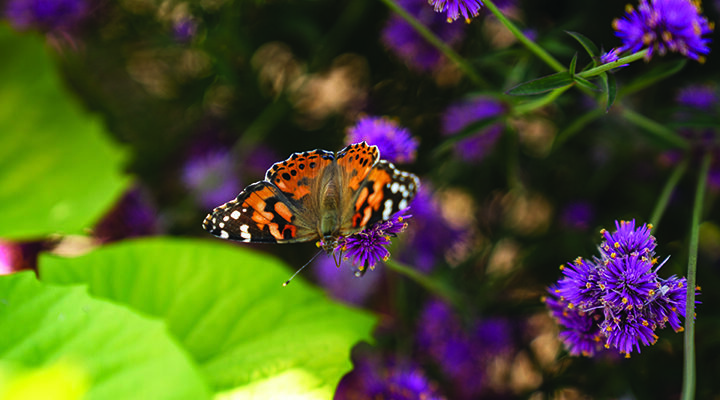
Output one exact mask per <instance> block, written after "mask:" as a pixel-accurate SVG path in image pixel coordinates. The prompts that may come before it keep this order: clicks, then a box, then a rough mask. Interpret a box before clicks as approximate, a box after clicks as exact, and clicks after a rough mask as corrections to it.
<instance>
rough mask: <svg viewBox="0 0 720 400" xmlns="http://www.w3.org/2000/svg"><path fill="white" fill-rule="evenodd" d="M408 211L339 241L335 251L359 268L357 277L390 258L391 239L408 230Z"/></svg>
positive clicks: (397, 213)
mask: <svg viewBox="0 0 720 400" xmlns="http://www.w3.org/2000/svg"><path fill="white" fill-rule="evenodd" d="M407 211H408V209H407V208H405V209H403V210H400V211H398V212H396V213H395V214H393V215H392V216H391V217H390V219H388V220H386V221H379V222H376V223H375V224H373V225H372V226H371V227H368V228H365V229H364V230H362V231H360V232H358V233H354V234H352V235H350V236H345V237H340V238H339V239H338V241H337V243H336V247H335V251H336V252H340V253H341V254H343V255H344V258H346V259H349V260H350V261H351V262H352V263H353V265H354V266H356V267H357V271H356V273H355V275H356V276H362V275H363V274H364V273H365V272H366V271H367V269H368V268H370V269H375V265H377V263H378V262H379V261H381V260H382V261H386V260H387V259H388V258H389V257H390V251H388V249H387V248H386V247H387V246H389V245H390V244H391V242H390V237H396V236H397V234H398V233H400V232H402V231H404V230H405V228H407V222H405V220H406V219H408V218H410V217H411V215H408V214H406V213H407ZM321 245H322V243H321Z"/></svg>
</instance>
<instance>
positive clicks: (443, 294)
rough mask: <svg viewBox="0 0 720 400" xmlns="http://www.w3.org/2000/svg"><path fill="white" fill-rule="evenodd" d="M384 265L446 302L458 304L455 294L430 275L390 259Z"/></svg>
mask: <svg viewBox="0 0 720 400" xmlns="http://www.w3.org/2000/svg"><path fill="white" fill-rule="evenodd" d="M385 265H386V266H387V267H388V268H390V269H391V270H393V271H395V272H397V273H399V274H401V275H404V276H406V277H407V278H410V280H412V281H414V282H415V283H417V284H418V285H420V286H422V287H423V288H425V289H426V290H427V291H428V292H430V293H432V294H434V295H435V296H437V297H439V298H441V299H443V300H445V301H446V302H447V303H448V304H453V305H455V306H457V305H458V304H460V302H459V299H458V297H457V295H456V294H455V293H454V292H452V291H451V289H450V288H448V287H447V286H445V285H443V284H440V283H439V282H438V281H436V280H433V279H431V278H430V277H428V276H426V275H424V274H422V273H420V272H418V271H416V270H415V269H413V268H412V267H409V266H407V265H404V264H401V263H399V262H397V261H394V260H392V259H390V260H387V261H385Z"/></svg>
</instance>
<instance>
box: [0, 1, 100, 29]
mask: <svg viewBox="0 0 720 400" xmlns="http://www.w3.org/2000/svg"><path fill="white" fill-rule="evenodd" d="M87 11H88V4H87V2H86V1H85V0H10V1H8V2H7V5H6V6H5V16H6V17H7V18H8V20H10V22H11V24H12V25H13V27H15V28H16V29H29V28H33V27H34V28H38V29H41V30H45V31H52V30H67V29H69V28H71V27H72V25H74V24H76V23H78V22H79V21H80V20H81V19H82V18H83V17H84V16H85V14H86V13H87Z"/></svg>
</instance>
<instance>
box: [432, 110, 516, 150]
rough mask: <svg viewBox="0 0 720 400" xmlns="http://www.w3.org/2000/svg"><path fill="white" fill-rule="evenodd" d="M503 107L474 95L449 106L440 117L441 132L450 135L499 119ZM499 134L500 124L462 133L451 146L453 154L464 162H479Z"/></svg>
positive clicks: (500, 132) (501, 126)
mask: <svg viewBox="0 0 720 400" xmlns="http://www.w3.org/2000/svg"><path fill="white" fill-rule="evenodd" d="M504 112H505V106H504V105H503V104H502V103H501V102H500V101H498V100H496V99H494V98H492V97H489V96H477V97H474V98H471V99H468V100H463V101H461V102H458V103H455V104H452V105H450V106H449V107H448V108H447V110H446V111H445V114H444V115H443V118H442V133H443V134H444V135H446V136H452V135H456V134H459V133H461V132H462V131H463V130H465V129H466V128H467V127H468V126H470V125H472V124H475V123H479V122H481V121H483V120H485V119H490V118H495V117H499V116H501V115H502V114H503V113H504ZM502 132H503V124H502V123H501V122H495V123H491V124H489V125H486V126H484V127H482V128H479V129H476V130H473V131H471V132H468V133H463V136H465V137H464V138H463V139H460V140H459V141H458V142H457V143H456V144H455V152H456V153H457V154H458V155H459V156H460V158H462V159H463V160H465V161H479V160H482V159H483V158H484V157H485V156H486V155H487V154H488V153H489V152H490V150H492V147H493V146H494V145H495V142H497V140H498V139H499V138H500V135H501V134H502Z"/></svg>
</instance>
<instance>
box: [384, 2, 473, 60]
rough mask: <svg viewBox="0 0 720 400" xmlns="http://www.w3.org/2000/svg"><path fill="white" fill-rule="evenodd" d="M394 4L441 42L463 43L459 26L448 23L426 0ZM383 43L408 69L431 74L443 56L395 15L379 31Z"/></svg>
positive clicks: (462, 28)
mask: <svg viewBox="0 0 720 400" xmlns="http://www.w3.org/2000/svg"><path fill="white" fill-rule="evenodd" d="M397 4H398V5H399V6H400V7H402V8H403V9H405V11H407V12H408V13H409V14H410V15H412V16H413V17H415V18H416V19H417V20H418V21H420V23H422V24H423V25H425V26H426V27H427V28H428V29H430V31H432V32H433V33H434V34H435V35H436V36H437V37H438V38H440V40H442V41H443V42H445V43H446V44H448V45H450V46H454V45H456V44H458V43H459V42H460V41H462V39H463V37H464V35H465V31H464V28H465V26H463V25H462V24H448V23H446V22H445V18H443V17H442V16H441V15H440V14H438V13H436V12H434V11H433V9H432V8H430V7H428V5H427V0H398V1H397ZM382 42H383V43H384V44H385V46H387V47H388V49H390V50H391V51H392V53H393V54H395V55H396V56H397V57H399V58H400V59H401V60H403V61H404V62H405V63H406V64H407V65H408V66H409V67H411V68H414V69H416V70H419V71H430V70H433V69H435V68H436V67H438V66H439V65H440V64H441V61H442V60H443V59H444V56H443V55H442V53H440V51H439V50H438V49H437V48H436V47H435V46H433V45H431V44H430V43H428V42H427V41H426V40H425V39H424V38H423V37H422V36H420V34H419V33H417V31H416V30H415V29H414V28H413V27H412V25H410V24H409V23H407V21H405V20H404V19H403V18H402V17H400V16H399V15H397V14H393V15H392V16H391V17H390V19H389V20H388V22H387V23H386V24H385V27H384V28H383V31H382Z"/></svg>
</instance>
